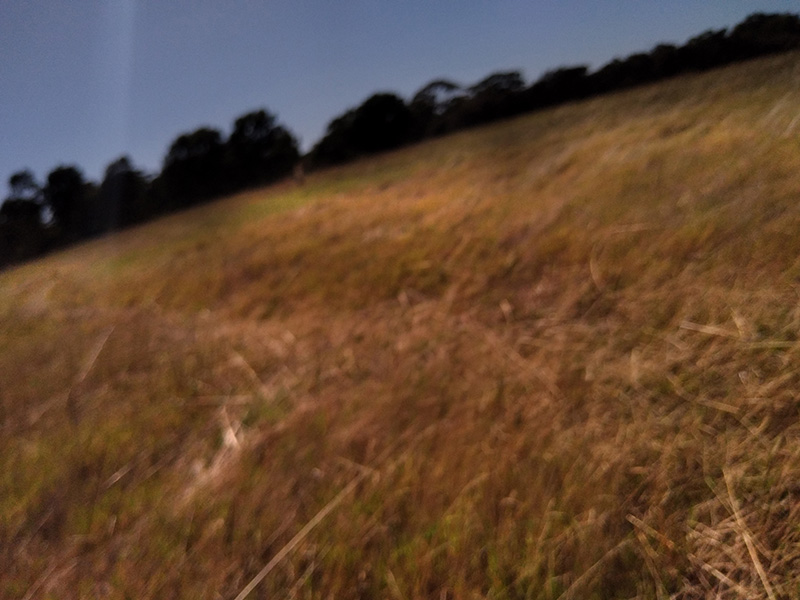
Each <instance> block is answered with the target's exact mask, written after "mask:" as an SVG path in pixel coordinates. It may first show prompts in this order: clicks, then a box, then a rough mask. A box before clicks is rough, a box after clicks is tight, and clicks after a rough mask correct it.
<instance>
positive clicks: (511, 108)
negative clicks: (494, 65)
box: [445, 71, 525, 128]
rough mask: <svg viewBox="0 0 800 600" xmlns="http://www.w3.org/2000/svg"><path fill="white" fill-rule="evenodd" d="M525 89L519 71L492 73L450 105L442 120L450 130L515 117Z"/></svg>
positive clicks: (520, 108) (519, 108) (520, 106)
mask: <svg viewBox="0 0 800 600" xmlns="http://www.w3.org/2000/svg"><path fill="white" fill-rule="evenodd" d="M524 88H525V81H524V80H523V78H522V74H521V73H520V72H519V71H504V72H498V73H492V74H491V75H489V76H488V77H486V78H484V79H482V80H481V81H479V82H478V83H476V84H475V85H473V86H471V87H470V88H469V89H468V90H467V91H468V96H467V97H465V98H462V99H458V100H456V101H453V102H450V104H449V106H448V110H447V112H446V114H445V119H446V120H447V121H448V123H449V127H450V128H459V127H469V126H472V125H477V124H479V123H487V122H489V121H493V120H496V119H502V118H504V117H508V116H511V115H513V114H517V113H519V112H521V110H522V106H523V104H522V100H523V96H522V91H523V90H524Z"/></svg>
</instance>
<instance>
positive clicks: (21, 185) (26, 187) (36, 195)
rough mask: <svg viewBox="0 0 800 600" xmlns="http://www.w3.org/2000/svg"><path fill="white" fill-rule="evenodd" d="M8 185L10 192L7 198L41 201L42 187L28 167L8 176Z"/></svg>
mask: <svg viewBox="0 0 800 600" xmlns="http://www.w3.org/2000/svg"><path fill="white" fill-rule="evenodd" d="M8 187H9V190H10V192H11V193H10V194H9V196H8V198H7V200H29V201H31V202H41V196H42V188H41V187H40V186H39V184H38V183H37V182H36V177H35V176H34V174H33V172H32V171H31V170H30V169H23V170H21V171H17V172H16V173H13V174H12V175H11V177H9V178H8Z"/></svg>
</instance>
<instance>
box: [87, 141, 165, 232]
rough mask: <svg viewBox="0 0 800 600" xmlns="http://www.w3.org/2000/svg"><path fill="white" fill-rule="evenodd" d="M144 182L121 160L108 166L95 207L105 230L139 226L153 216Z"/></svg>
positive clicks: (127, 163)
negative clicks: (98, 206)
mask: <svg viewBox="0 0 800 600" xmlns="http://www.w3.org/2000/svg"><path fill="white" fill-rule="evenodd" d="M147 192H148V182H147V178H146V177H145V176H144V175H143V174H142V173H141V172H140V171H137V170H136V169H135V168H134V167H133V165H132V164H131V160H130V158H128V157H127V156H122V157H120V158H118V159H117V160H115V161H114V162H112V163H110V164H109V165H108V166H107V167H106V170H105V176H104V177H103V182H102V183H101V184H100V188H99V189H98V192H97V194H98V204H99V205H100V206H101V207H102V210H103V213H104V217H105V222H106V226H107V227H108V228H109V229H118V228H120V227H127V226H129V225H133V224H135V223H140V222H142V221H144V220H145V219H147V218H148V217H150V216H152V215H153V214H154V213H155V209H156V207H154V206H152V205H151V203H150V202H149V200H150V198H149V196H148V193H147Z"/></svg>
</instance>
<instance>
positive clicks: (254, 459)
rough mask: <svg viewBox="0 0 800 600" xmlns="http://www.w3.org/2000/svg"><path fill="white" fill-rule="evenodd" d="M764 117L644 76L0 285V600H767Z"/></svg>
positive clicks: (785, 431) (796, 196)
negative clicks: (606, 92) (608, 92)
mask: <svg viewBox="0 0 800 600" xmlns="http://www.w3.org/2000/svg"><path fill="white" fill-rule="evenodd" d="M798 93H800V55H798V54H789V55H785V56H781V57H777V58H769V59H765V60H760V61H756V62H751V63H748V64H744V65H739V66H734V67H730V68H726V69H723V70H719V71H715V72H710V73H705V74H701V75H696V76H691V77H685V78H681V79H676V80H672V81H668V82H664V83H660V84H658V85H653V86H651V87H645V88H640V89H636V90H632V91H628V92H625V93H621V94H617V95H613V96H609V97H604V98H598V99H594V100H591V101H587V102H583V103H578V104H573V105H568V106H563V107H560V108H557V109H555V110H550V111H546V112H542V113H538V114H534V115H531V116H526V117H523V118H520V119H517V120H514V121H509V122H505V123H502V124H499V125H495V126H492V127H489V128H484V129H478V130H473V131H469V132H464V133H460V134H458V135H454V136H450V137H447V138H443V139H439V140H436V141H433V142H429V143H426V144H424V145H420V146H417V147H414V148H409V149H405V150H403V151H400V152H396V153H392V154H387V155H383V156H381V157H378V158H374V159H369V160H365V161H362V162H359V163H357V164H353V165H350V166H346V167H342V168H339V169H335V170H330V171H327V172H323V173H318V174H315V175H313V176H311V177H309V178H307V180H306V182H305V183H304V184H303V185H297V184H294V183H286V184H283V185H279V186H276V187H271V188H267V189H263V190H259V191H254V192H252V193H247V194H242V195H239V196H236V197H232V198H229V199H226V200H223V201H220V202H217V203H214V204H212V205H208V206H204V207H202V208H199V209H195V210H193V211H192V212H189V213H184V214H179V215H175V216H173V217H170V218H167V219H163V220H161V221H158V222H156V223H153V224H150V225H147V226H144V227H141V228H138V229H134V230H130V231H127V232H125V233H122V234H120V235H117V236H114V237H109V238H106V239H102V240H98V241H95V242H92V243H88V244H85V245H82V246H80V247H76V248H74V249H71V250H69V251H66V252H63V253H60V254H57V255H54V256H52V257H49V258H46V259H44V260H41V261H39V262H35V263H31V264H28V265H25V266H23V267H20V268H17V269H14V270H12V271H8V272H6V273H3V274H0V423H2V429H1V430H0V597H1V598H26V599H28V598H208V599H217V598H225V599H229V598H237V597H239V598H241V597H244V593H246V592H248V588H247V587H246V586H247V585H248V583H250V582H251V581H252V582H253V583H254V584H257V585H255V588H254V589H252V591H251V592H250V593H249V596H247V597H249V598H274V597H279V598H280V597H288V598H333V597H335V598H395V599H401V598H403V599H408V598H423V597H425V598H441V599H461V598H482V597H489V598H498V599H500V598H502V599H506V598H507V599H515V598H531V599H542V600H544V599H548V600H554V599H557V598H597V599H599V598H642V599H644V598H653V599H661V598H668V597H671V598H687V599H688V598H707V597H708V598H711V597H714V598H722V599H727V598H741V597H747V598H791V597H800V584H799V583H798V581H800V526H799V525H798V523H800V483H799V482H800V402H798V394H800V392H799V391H798V390H800V371H798V369H797V365H798V364H800V363H798V360H800V341H798V333H800V105H799V104H798V102H797V98H798V97H800V96H799V95H798ZM240 592H242V594H240ZM237 595H238V596H237Z"/></svg>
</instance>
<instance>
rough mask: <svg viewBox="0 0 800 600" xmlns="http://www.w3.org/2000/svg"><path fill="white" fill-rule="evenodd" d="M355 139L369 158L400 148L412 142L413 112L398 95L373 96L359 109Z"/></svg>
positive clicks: (356, 144)
mask: <svg viewBox="0 0 800 600" xmlns="http://www.w3.org/2000/svg"><path fill="white" fill-rule="evenodd" d="M352 136H353V142H354V145H355V147H356V148H358V150H360V151H361V152H363V153H366V154H371V153H374V152H381V151H383V150H389V149H391V148H397V147H398V146H400V145H402V144H404V143H406V142H408V141H409V139H410V138H411V111H410V110H409V109H408V107H407V106H406V103H405V102H404V101H403V99H402V98H400V97H399V96H396V95H395V94H386V93H381V94H374V95H373V96H370V97H369V98H367V99H366V100H365V101H364V102H363V103H362V104H361V106H359V107H358V108H357V109H356V113H355V116H354V118H353V127H352Z"/></svg>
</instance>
